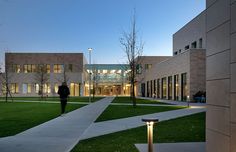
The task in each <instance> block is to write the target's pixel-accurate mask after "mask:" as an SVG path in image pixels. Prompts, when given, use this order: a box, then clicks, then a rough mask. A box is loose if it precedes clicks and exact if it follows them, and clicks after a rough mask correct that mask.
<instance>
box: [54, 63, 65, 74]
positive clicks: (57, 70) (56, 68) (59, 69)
mask: <svg viewBox="0 0 236 152" xmlns="http://www.w3.org/2000/svg"><path fill="white" fill-rule="evenodd" d="M53 71H54V73H63V72H64V65H63V64H54V65H53Z"/></svg>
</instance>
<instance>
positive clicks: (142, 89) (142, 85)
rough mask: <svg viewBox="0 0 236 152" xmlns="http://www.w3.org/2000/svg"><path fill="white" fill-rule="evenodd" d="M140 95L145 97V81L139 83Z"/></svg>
mask: <svg viewBox="0 0 236 152" xmlns="http://www.w3.org/2000/svg"><path fill="white" fill-rule="evenodd" d="M141 91H142V97H145V83H142V84H141Z"/></svg>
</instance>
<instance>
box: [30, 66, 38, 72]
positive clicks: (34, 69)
mask: <svg viewBox="0 0 236 152" xmlns="http://www.w3.org/2000/svg"><path fill="white" fill-rule="evenodd" d="M31 68H32V72H37V69H36V65H35V64H32V67H31Z"/></svg>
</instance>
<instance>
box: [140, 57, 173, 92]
mask: <svg viewBox="0 0 236 152" xmlns="http://www.w3.org/2000/svg"><path fill="white" fill-rule="evenodd" d="M169 58H171V56H140V57H139V59H138V62H139V64H140V65H141V67H142V73H141V74H136V81H137V82H138V84H141V83H144V80H146V77H147V75H148V73H149V71H152V70H153V67H154V66H155V65H156V64H157V63H160V62H162V61H165V60H167V59H169ZM147 64H151V65H152V68H151V69H145V65H147ZM136 88H137V89H136V94H137V95H138V96H141V94H140V89H141V88H140V87H138V86H136ZM145 89H146V90H145V94H146V96H147V87H146V88H145Z"/></svg>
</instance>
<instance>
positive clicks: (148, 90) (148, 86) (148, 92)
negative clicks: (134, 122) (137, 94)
mask: <svg viewBox="0 0 236 152" xmlns="http://www.w3.org/2000/svg"><path fill="white" fill-rule="evenodd" d="M149 94H150V85H149V81H147V97H149Z"/></svg>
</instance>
